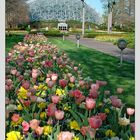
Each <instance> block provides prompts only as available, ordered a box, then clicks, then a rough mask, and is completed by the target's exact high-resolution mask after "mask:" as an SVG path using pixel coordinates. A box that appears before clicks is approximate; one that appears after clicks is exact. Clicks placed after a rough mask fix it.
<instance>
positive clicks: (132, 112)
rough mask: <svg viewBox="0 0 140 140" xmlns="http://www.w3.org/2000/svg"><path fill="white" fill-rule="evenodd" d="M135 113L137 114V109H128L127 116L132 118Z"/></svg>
mask: <svg viewBox="0 0 140 140" xmlns="http://www.w3.org/2000/svg"><path fill="white" fill-rule="evenodd" d="M134 112H135V109H133V108H127V114H128V115H129V116H132V115H133V114H134Z"/></svg>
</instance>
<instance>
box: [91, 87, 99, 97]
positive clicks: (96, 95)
mask: <svg viewBox="0 0 140 140" xmlns="http://www.w3.org/2000/svg"><path fill="white" fill-rule="evenodd" d="M89 96H90V97H91V98H94V99H96V98H97V97H98V91H97V90H96V89H94V88H92V89H90V91H89Z"/></svg>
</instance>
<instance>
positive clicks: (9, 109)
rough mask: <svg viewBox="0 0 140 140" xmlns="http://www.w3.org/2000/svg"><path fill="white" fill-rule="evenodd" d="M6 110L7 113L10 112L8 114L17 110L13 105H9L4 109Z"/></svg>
mask: <svg viewBox="0 0 140 140" xmlns="http://www.w3.org/2000/svg"><path fill="white" fill-rule="evenodd" d="M6 109H7V110H8V111H10V112H13V111H15V110H17V106H16V105H14V104H9V105H8V106H7V107H6Z"/></svg>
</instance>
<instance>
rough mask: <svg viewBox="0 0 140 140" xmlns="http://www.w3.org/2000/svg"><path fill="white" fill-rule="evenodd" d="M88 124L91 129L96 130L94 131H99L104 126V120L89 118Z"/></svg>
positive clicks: (94, 117)
mask: <svg viewBox="0 0 140 140" xmlns="http://www.w3.org/2000/svg"><path fill="white" fill-rule="evenodd" d="M88 122H89V125H90V126H91V128H94V129H97V128H99V127H101V125H102V120H101V119H100V117H96V116H93V117H91V118H89V119H88Z"/></svg>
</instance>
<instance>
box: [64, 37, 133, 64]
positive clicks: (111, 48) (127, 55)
mask: <svg viewBox="0 0 140 140" xmlns="http://www.w3.org/2000/svg"><path fill="white" fill-rule="evenodd" d="M66 39H68V40H70V41H73V42H76V39H75V36H74V35H70V36H69V37H67V38H66ZM80 44H81V45H84V46H86V47H89V48H93V49H95V50H97V51H100V52H103V53H106V54H109V55H112V56H116V57H119V58H120V49H119V48H118V47H117V46H115V45H113V44H112V43H108V42H100V41H96V40H95V39H91V38H81V39H80ZM123 59H124V60H126V61H129V62H134V61H135V50H134V49H129V48H126V49H125V50H124V51H123Z"/></svg>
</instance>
